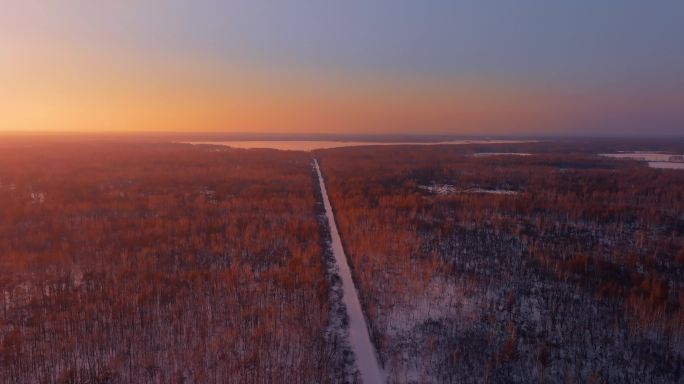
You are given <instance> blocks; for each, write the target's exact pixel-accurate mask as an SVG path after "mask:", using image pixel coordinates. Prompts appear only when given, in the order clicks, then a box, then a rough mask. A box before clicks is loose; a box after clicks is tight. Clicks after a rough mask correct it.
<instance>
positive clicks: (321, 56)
mask: <svg viewBox="0 0 684 384" xmlns="http://www.w3.org/2000/svg"><path fill="white" fill-rule="evenodd" d="M682 20H684V2H683V1H681V0H671V1H665V0H653V1H643V0H640V1H633V0H603V1H595V0H573V1H560V0H516V1H510V0H499V1H494V0H462V1H458V0H449V1H447V0H423V1H415V0H374V1H367V0H366V1H361V0H347V1H327V0H310V1H304V0H290V1H286V0H279V1H275V0H272V1H269V0H262V1H257V0H233V1H231V0H221V1H219V0H196V1H180V0H149V1H146V0H138V1H134V0H119V1H108V2H104V1H85V0H73V1H69V0H61V1H57V0H42V1H39V0H3V1H0V131H12V132H45V131H50V132H62V131H68V132H82V131H84V132H141V131H145V132H147V131H154V132H244V133H355V134H356V133H372V134H386V133H399V134H407V133H408V134H411V133H414V134H421V133H426V134H427V133H429V134H435V133H439V134H456V135H459V134H461V135H478V134H479V135H574V134H581V135H587V134H589V135H680V136H681V135H684V22H682Z"/></svg>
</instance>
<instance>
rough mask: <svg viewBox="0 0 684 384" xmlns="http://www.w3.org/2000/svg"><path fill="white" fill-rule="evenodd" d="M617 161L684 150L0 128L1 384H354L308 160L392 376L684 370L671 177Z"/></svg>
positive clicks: (646, 379) (682, 176)
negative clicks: (164, 137) (280, 140)
mask: <svg viewBox="0 0 684 384" xmlns="http://www.w3.org/2000/svg"><path fill="white" fill-rule="evenodd" d="M621 150H623V151H627V150H669V151H677V152H678V153H682V152H683V151H684V145H683V144H682V142H677V141H667V142H663V141H653V142H651V141H647V140H585V141H579V140H574V141H563V140H556V141H548V140H547V141H542V142H537V141H531V142H526V143H501V144H464V145H430V146H409V145H397V146H359V147H347V148H335V149H326V150H316V151H313V152H311V153H308V152H301V151H278V150H270V149H250V150H245V149H233V148H228V147H224V146H218V145H189V144H179V143H170V142H168V141H167V142H163V141H160V140H159V139H158V138H149V139H147V140H123V139H121V138H112V139H107V140H105V139H102V138H89V137H83V138H80V139H75V138H40V139H38V138H29V139H27V138H13V139H7V140H3V141H0V383H3V384H4V383H278V382H287V383H359V382H360V381H361V378H360V374H359V371H358V369H357V365H356V363H355V357H354V352H353V349H354V348H353V346H350V342H349V334H350V330H349V316H348V315H347V312H346V307H345V304H344V300H343V290H342V288H341V282H340V280H341V279H340V276H339V274H338V266H337V265H336V264H335V263H336V261H335V258H334V257H333V255H332V253H333V251H332V249H331V247H330V243H331V234H330V228H329V227H328V221H327V219H326V215H325V209H324V207H323V195H322V191H321V189H320V186H319V180H318V174H317V173H316V172H315V169H314V167H313V159H314V158H315V159H317V161H318V163H319V164H320V170H321V171H322V177H323V178H324V180H325V185H326V189H327V195H328V197H329V198H330V201H331V203H332V209H333V211H334V220H335V223H336V226H337V227H338V229H339V234H340V237H341V240H342V245H343V247H344V253H346V257H347V261H348V262H349V265H350V267H351V272H352V277H353V280H354V285H355V288H356V289H357V290H358V295H359V298H360V301H361V305H362V309H363V312H364V313H365V320H366V323H367V324H368V331H369V334H370V337H371V340H372V343H373V346H374V347H375V349H376V351H377V355H378V358H379V361H380V364H381V365H382V370H384V374H385V375H386V379H387V381H388V382H389V383H537V382H544V383H676V382H684V281H683V278H684V172H682V171H680V170H668V169H653V168H649V167H648V166H647V164H646V163H645V162H639V161H634V160H621V159H614V158H608V157H602V156H598V155H597V154H599V153H606V152H615V151H621ZM357 308H358V307H357ZM356 313H358V312H356Z"/></svg>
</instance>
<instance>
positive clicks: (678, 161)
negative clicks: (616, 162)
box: [599, 151, 684, 169]
mask: <svg viewBox="0 0 684 384" xmlns="http://www.w3.org/2000/svg"><path fill="white" fill-rule="evenodd" d="M599 155H600V156H605V157H612V158H615V159H632V160H640V161H645V162H648V166H649V167H651V168H667V169H684V156H682V155H681V154H676V153H664V152H640V151H635V152H618V153H601V154H599Z"/></svg>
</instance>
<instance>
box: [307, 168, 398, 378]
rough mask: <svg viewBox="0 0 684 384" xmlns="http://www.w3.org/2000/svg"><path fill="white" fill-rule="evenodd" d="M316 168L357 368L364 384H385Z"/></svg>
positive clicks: (317, 169) (323, 183)
mask: <svg viewBox="0 0 684 384" xmlns="http://www.w3.org/2000/svg"><path fill="white" fill-rule="evenodd" d="M314 167H315V168H316V173H317V174H318V182H319V184H320V188H321V195H323V205H324V206H325V213H326V217H327V218H328V225H329V228H330V237H331V239H332V244H331V247H332V251H333V255H334V257H335V262H336V263H337V266H338V268H339V275H340V277H341V279H342V288H343V296H342V301H343V303H344V305H345V306H346V307H347V314H348V315H349V342H350V344H351V348H352V351H354V355H355V356H356V365H357V368H358V369H359V373H360V375H361V380H362V381H363V382H364V383H383V382H384V381H385V374H384V372H383V370H382V368H381V367H380V364H379V363H378V357H377V355H376V352H375V348H374V347H373V343H372V342H371V339H370V335H369V333H368V326H367V324H366V319H365V317H364V315H363V310H362V309H361V302H360V301H359V296H358V292H357V290H356V287H355V285H354V280H353V279H352V276H351V270H350V269H349V263H348V262H347V257H346V255H345V254H344V249H343V248H342V240H341V239H340V234H339V233H338V231H337V224H336V223H335V216H334V214H333V211H332V206H331V205H330V200H329V199H328V192H327V191H326V189H325V182H324V181H323V176H322V175H321V170H320V168H319V167H318V161H316V160H315V159H314Z"/></svg>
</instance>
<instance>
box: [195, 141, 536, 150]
mask: <svg viewBox="0 0 684 384" xmlns="http://www.w3.org/2000/svg"><path fill="white" fill-rule="evenodd" d="M526 142H528V141H518V140H451V141H435V142H377V141H314V140H310V141H307V140H291V141H290V140H277V141H268V140H258V141H186V142H183V143H185V144H195V145H197V144H211V145H225V146H227V147H231V148H243V149H255V148H269V149H280V150H288V151H313V150H315V149H328V148H340V147H358V146H362V145H439V144H507V143H526Z"/></svg>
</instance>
